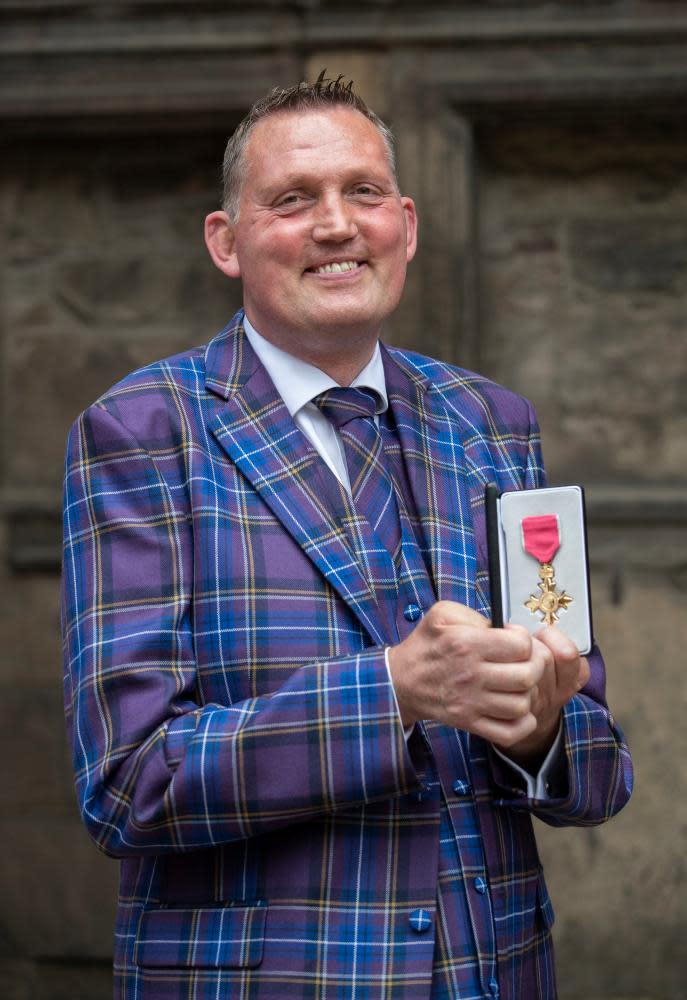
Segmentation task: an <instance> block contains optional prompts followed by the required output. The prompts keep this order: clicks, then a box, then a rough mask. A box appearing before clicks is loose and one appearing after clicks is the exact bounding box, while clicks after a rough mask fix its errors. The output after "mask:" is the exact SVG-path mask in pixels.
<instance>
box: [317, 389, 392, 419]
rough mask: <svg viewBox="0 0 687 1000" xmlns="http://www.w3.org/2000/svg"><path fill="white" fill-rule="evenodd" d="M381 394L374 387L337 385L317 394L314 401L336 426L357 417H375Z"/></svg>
mask: <svg viewBox="0 0 687 1000" xmlns="http://www.w3.org/2000/svg"><path fill="white" fill-rule="evenodd" d="M378 402H379V396H378V394H377V393H376V392H375V391H374V389H354V388H352V387H351V386H337V387H336V388H334V389H327V391H326V392H321V393H320V394H319V396H315V398H314V399H313V403H314V404H315V406H318V407H319V408H320V410H322V412H323V413H324V415H325V417H327V419H328V420H331V422H332V423H333V424H334V426H335V427H343V426H344V424H347V423H348V422H349V420H354V419H355V418H356V417H374V415H375V413H376V412H377V406H378Z"/></svg>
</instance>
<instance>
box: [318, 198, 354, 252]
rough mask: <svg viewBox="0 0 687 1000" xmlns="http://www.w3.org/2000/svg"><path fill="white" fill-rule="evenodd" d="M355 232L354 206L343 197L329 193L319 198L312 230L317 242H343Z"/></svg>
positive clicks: (351, 237)
mask: <svg viewBox="0 0 687 1000" xmlns="http://www.w3.org/2000/svg"><path fill="white" fill-rule="evenodd" d="M357 233H358V226H357V224H356V221H355V217H354V208H353V206H352V205H349V204H348V202H347V201H346V199H345V198H343V197H341V195H331V196H328V197H326V198H322V199H321V201H320V203H319V205H318V209H317V215H316V218H315V224H314V226H313V231H312V235H313V239H314V240H316V241H317V242H318V243H326V242H327V241H329V240H333V241H336V242H343V241H344V240H350V239H353V237H354V236H356V235H357Z"/></svg>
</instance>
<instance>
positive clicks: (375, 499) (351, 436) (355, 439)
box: [313, 386, 401, 575]
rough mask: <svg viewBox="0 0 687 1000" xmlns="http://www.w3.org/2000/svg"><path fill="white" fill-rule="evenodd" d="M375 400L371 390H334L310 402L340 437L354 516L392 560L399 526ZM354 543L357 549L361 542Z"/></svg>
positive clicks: (395, 554) (398, 540)
mask: <svg viewBox="0 0 687 1000" xmlns="http://www.w3.org/2000/svg"><path fill="white" fill-rule="evenodd" d="M377 400H378V395H377V393H375V392H374V390H372V389H354V388H351V387H343V386H337V387H336V388H334V389H328V390H327V391H326V392H322V393H320V395H319V396H316V397H315V398H314V399H313V402H314V403H315V405H316V406H318V407H319V409H320V410H321V411H322V412H323V413H324V415H325V416H326V417H327V419H328V420H330V421H331V423H332V424H334V426H335V427H336V429H337V430H338V432H339V434H340V435H341V440H342V442H343V446H344V453H345V456H346V465H347V467H348V476H349V479H350V481H351V496H352V500H353V505H354V507H355V511H356V513H357V514H358V515H359V516H362V517H364V518H365V519H366V520H367V522H368V524H369V526H370V527H371V528H372V531H373V532H374V534H375V535H376V536H377V539H378V541H380V542H381V543H382V544H383V545H384V548H385V549H386V552H387V553H388V554H389V555H390V556H391V558H392V560H395V559H396V558H397V555H398V550H399V548H400V544H401V524H400V518H399V513H398V505H397V502H396V493H395V490H394V486H393V482H392V480H391V475H390V473H389V470H388V468H387V464H386V460H385V456H384V445H383V443H382V436H381V433H380V430H379V427H378V426H377V422H376V421H375V413H376V410H377ZM355 541H356V545H357V546H358V547H360V543H361V541H362V540H361V539H360V538H356V539H355ZM373 575H374V574H373Z"/></svg>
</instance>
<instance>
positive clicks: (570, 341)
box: [480, 120, 687, 482]
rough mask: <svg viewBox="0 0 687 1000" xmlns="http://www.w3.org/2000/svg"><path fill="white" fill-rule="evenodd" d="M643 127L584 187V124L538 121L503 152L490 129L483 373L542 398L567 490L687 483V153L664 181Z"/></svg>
mask: <svg viewBox="0 0 687 1000" xmlns="http://www.w3.org/2000/svg"><path fill="white" fill-rule="evenodd" d="M643 128H644V126H643V123H642V122H641V121H639V122H636V123H635V124H634V125H633V127H632V129H630V130H627V131H626V132H625V133H624V135H623V130H622V129H621V128H620V126H619V125H618V124H617V123H616V125H615V140H616V144H615V149H614V152H613V156H614V159H613V161H612V164H609V163H608V162H607V160H606V159H605V157H606V156H610V150H609V149H608V147H606V146H605V147H603V150H602V153H603V154H604V155H602V153H600V152H598V151H597V154H596V159H595V158H594V154H593V153H591V152H587V153H584V152H583V153H582V154H581V155H582V156H583V157H585V156H586V159H587V169H588V171H589V172H585V171H584V170H579V171H577V172H575V173H574V174H573V178H571V176H570V173H571V169H570V168H568V169H567V170H566V169H565V168H564V167H563V166H562V164H563V162H564V161H565V162H568V163H574V162H575V157H576V153H577V149H578V146H577V142H578V141H579V138H580V137H579V134H578V131H577V129H576V128H575V127H572V126H571V127H570V128H569V129H568V130H567V131H566V130H565V129H564V128H563V127H562V126H560V125H559V126H556V127H555V128H553V134H552V132H551V127H550V126H549V125H548V124H547V122H546V120H544V121H542V122H541V123H540V125H539V130H538V131H537V130H535V128H534V126H533V125H532V123H531V122H529V123H526V124H524V125H523V132H524V136H520V137H518V138H517V141H516V134H515V133H516V130H515V127H514V125H513V124H512V123H511V125H510V127H509V128H508V129H506V135H505V137H504V146H503V148H501V146H500V145H499V142H498V132H494V133H491V132H489V133H484V130H483V134H486V135H487V138H485V141H484V147H485V159H484V163H483V172H482V178H481V208H482V214H481V256H480V265H481V275H482V282H481V285H482V289H481V291H482V297H481V336H482V339H481V344H482V360H483V367H484V368H485V369H486V371H487V373H489V374H492V375H493V376H494V377H495V378H496V379H497V380H498V381H502V382H505V383H506V384H507V385H510V386H512V387H513V388H515V389H518V390H519V391H521V392H523V393H525V395H528V396H529V397H530V398H532V399H533V401H534V402H535V404H536V407H537V410H538V413H539V417H540V421H541V424H542V427H543V429H544V431H543V433H544V438H543V440H544V445H545V454H546V456H547V461H548V465H549V471H550V474H551V475H552V477H553V478H554V479H559V480H563V479H568V480H569V479H570V478H580V479H583V480H587V481H589V480H592V479H599V480H602V481H612V480H613V479H616V480H625V481H629V480H632V481H636V480H640V481H641V480H648V481H654V482H655V481H659V482H660V481H662V480H665V481H671V480H678V481H682V482H685V480H686V479H687V471H686V470H687V436H686V435H685V430H686V429H687V421H686V418H685V409H684V398H685V388H686V387H687V351H685V349H684V326H685V310H684V288H685V287H687V286H685V282H686V281H687V252H686V251H685V245H687V244H686V240H687V229H686V228H685V226H684V224H683V223H682V222H680V218H681V217H682V215H683V214H684V209H685V206H686V205H687V201H686V197H685V194H686V192H685V188H684V185H683V184H681V183H679V182H678V180H677V175H676V168H677V164H678V162H682V163H683V164H685V165H687V144H686V143H684V142H683V143H682V144H681V145H680V144H678V149H677V150H675V149H673V150H672V153H671V156H670V157H668V159H667V162H666V164H665V165H664V173H662V172H661V170H662V165H661V161H660V159H659V157H660V156H661V154H662V152H663V150H664V146H663V145H662V144H661V143H660V142H658V141H657V138H656V131H655V127H654V126H648V127H647V131H646V134H645V133H644V131H643ZM525 137H526V138H527V143H525V141H524V139H525ZM623 137H624V143H623ZM654 140H656V142H655V145H654V147H653V148H654V154H655V157H656V160H655V162H654V164H653V168H652V169H651V170H648V168H647V166H646V158H647V155H648V154H647V148H648V147H650V146H651V143H652V142H653V141H654ZM528 146H529V148H531V150H532V163H531V164H530V170H529V171H528V170H527V169H526V162H527V160H526V152H527V148H528ZM552 150H553V152H552ZM637 150H641V151H642V152H641V156H639V155H638V154H637ZM621 158H622V159H624V163H625V166H624V168H621V167H620V165H619V163H620V160H621ZM602 167H603V168H604V169H601V168H602ZM645 171H646V172H645ZM648 202H650V208H647V207H646V205H647V203H648ZM628 206H631V208H628ZM629 211H632V212H633V215H632V217H631V218H628V212H629Z"/></svg>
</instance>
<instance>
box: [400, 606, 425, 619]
mask: <svg viewBox="0 0 687 1000" xmlns="http://www.w3.org/2000/svg"><path fill="white" fill-rule="evenodd" d="M421 614H422V609H421V608H420V606H419V605H418V604H406V606H405V608H404V609H403V617H404V618H405V620H406V621H407V622H416V621H417V620H418V618H419V617H420V615H421Z"/></svg>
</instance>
